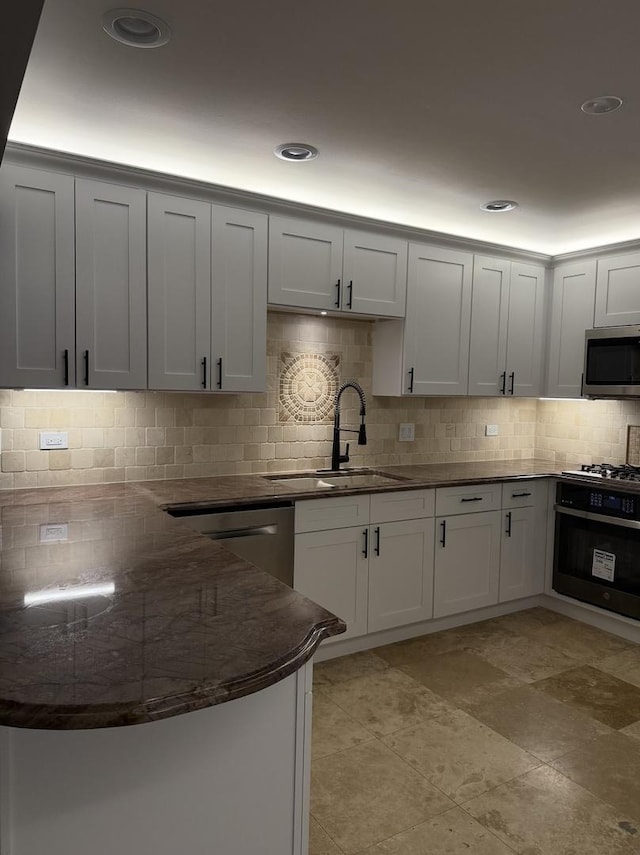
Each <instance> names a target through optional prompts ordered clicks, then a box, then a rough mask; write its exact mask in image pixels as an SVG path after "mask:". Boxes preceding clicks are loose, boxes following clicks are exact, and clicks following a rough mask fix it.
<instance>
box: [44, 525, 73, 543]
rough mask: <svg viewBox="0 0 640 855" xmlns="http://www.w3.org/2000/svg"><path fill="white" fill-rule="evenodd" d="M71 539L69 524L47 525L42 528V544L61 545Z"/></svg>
mask: <svg viewBox="0 0 640 855" xmlns="http://www.w3.org/2000/svg"><path fill="white" fill-rule="evenodd" d="M68 539H69V525H68V524H67V523H45V524H44V525H41V526H40V543H61V542H62V541H65V540H68Z"/></svg>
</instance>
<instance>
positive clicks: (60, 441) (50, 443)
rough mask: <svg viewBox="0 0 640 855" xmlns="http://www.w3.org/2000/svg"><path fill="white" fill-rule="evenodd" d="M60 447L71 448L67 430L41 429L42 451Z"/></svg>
mask: <svg viewBox="0 0 640 855" xmlns="http://www.w3.org/2000/svg"><path fill="white" fill-rule="evenodd" d="M60 448H69V436H68V434H67V432H66V431H62V430H60V431H41V433H40V450H41V451H56V450H58V449H60Z"/></svg>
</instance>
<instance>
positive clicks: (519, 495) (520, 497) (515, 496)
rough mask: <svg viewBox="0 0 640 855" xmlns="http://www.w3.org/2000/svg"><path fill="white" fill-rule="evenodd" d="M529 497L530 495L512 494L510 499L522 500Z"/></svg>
mask: <svg viewBox="0 0 640 855" xmlns="http://www.w3.org/2000/svg"><path fill="white" fill-rule="evenodd" d="M530 495H531V493H512V494H511V498H512V499H524V498H525V496H530Z"/></svg>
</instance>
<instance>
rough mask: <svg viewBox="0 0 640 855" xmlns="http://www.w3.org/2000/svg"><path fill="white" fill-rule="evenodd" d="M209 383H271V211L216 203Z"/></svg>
mask: <svg viewBox="0 0 640 855" xmlns="http://www.w3.org/2000/svg"><path fill="white" fill-rule="evenodd" d="M212 222H213V233H212V234H213V237H212V253H213V255H212V257H213V263H212V307H211V310H212V316H211V329H212V345H211V355H212V359H213V366H212V371H213V374H212V378H211V388H212V389H216V388H217V389H222V390H223V391H226V392H263V391H264V390H265V389H266V386H267V216H266V214H257V213H254V212H253V211H241V210H235V209H234V208H226V207H223V206H221V205H214V206H213V219H212Z"/></svg>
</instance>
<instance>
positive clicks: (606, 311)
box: [594, 252, 640, 327]
mask: <svg viewBox="0 0 640 855" xmlns="http://www.w3.org/2000/svg"><path fill="white" fill-rule="evenodd" d="M625 324H640V252H631V253H629V254H628V255H618V256H614V257H612V258H602V259H600V260H599V261H598V276H597V281H596V311H595V324H594V326H596V327H616V326H624V325H625Z"/></svg>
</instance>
